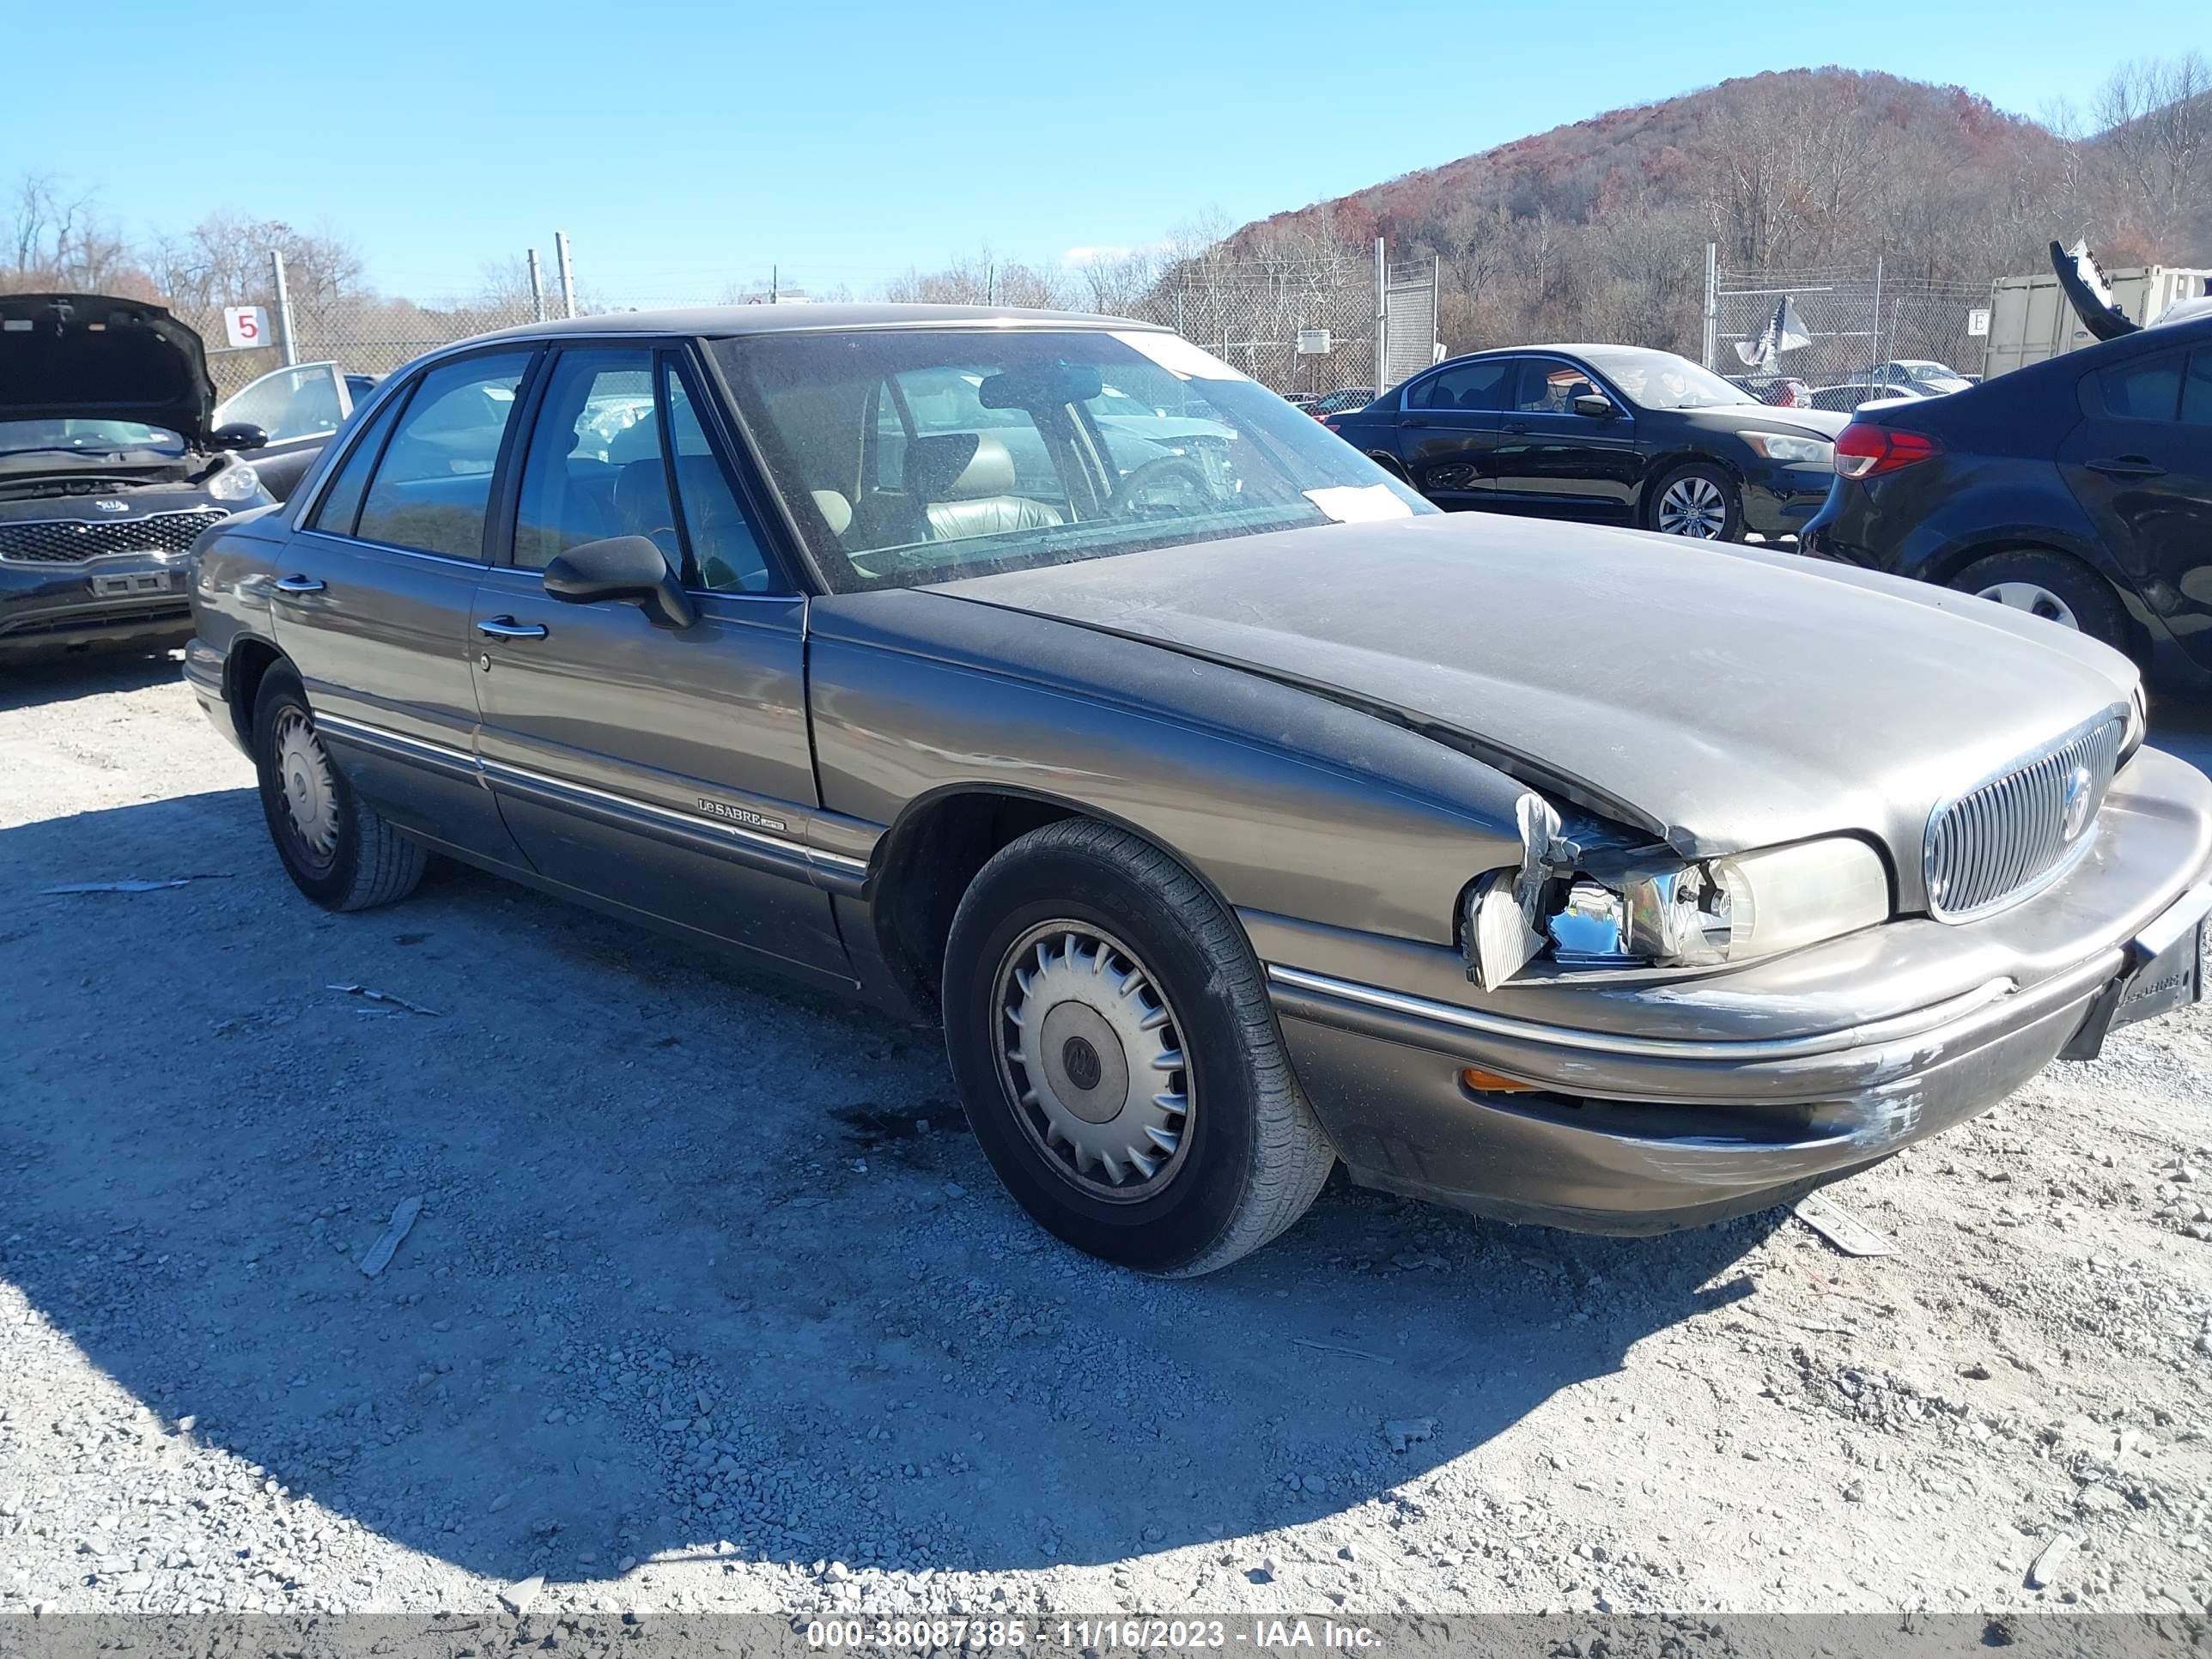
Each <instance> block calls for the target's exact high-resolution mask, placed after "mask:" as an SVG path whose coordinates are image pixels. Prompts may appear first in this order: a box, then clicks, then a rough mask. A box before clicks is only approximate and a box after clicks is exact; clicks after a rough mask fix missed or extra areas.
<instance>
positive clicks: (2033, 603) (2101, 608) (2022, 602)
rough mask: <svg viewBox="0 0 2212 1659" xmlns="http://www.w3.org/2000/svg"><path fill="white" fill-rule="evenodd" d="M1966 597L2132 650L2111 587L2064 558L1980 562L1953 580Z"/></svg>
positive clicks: (2040, 554)
mask: <svg viewBox="0 0 2212 1659" xmlns="http://www.w3.org/2000/svg"><path fill="white" fill-rule="evenodd" d="M1951 586H1953V587H1955V588H1957V589H1958V590H1959V591H1960V592H1962V593H1972V594H1973V595H1975V596H1976V597H1977V598H1978V599H1989V600H1991V601H1993V602H1994V603H1996V604H1998V605H2005V606H2008V608H2010V609H2012V610H2015V611H2027V613H2028V614H2029V615H2030V616H2034V617H2042V618H2043V619H2044V621H2045V622H2054V623H2057V624H2058V625H2059V626H2060V627H2061V628H2071V629H2075V631H2076V632H2079V633H2083V634H2087V635H2089V636H2090V638H2092V639H2095V640H2102V641H2104V642H2105V643H2106V645H2109V646H2111V647H2112V648H2113V649H2114V650H2116V651H2124V650H2126V649H2127V648H2128V642H2129V641H2128V620H2127V612H2126V611H2124V609H2123V608H2122V607H2121V605H2120V600H2119V596H2118V594H2117V593H2115V592H2112V585H2111V584H2110V583H2108V582H2107V581H2106V580H2105V579H2104V578H2103V577H2102V576H2100V575H2099V574H2097V573H2096V572H2095V571H2093V570H2092V569H2090V568H2088V566H2087V565H2085V564H2082V563H2081V562H2079V561H2078V560H2075V559H2071V558H2069V557H2068V556H2066V555H2065V554H2063V553H2050V552H2045V551H2044V550H2041V549H2039V548H2022V549H2020V550H2017V551H2015V552H2011V553H1992V554H1991V555H1990V556H1989V557H1987V558H1985V559H1977V560H1975V561H1974V562H1973V563H1972V564H1970V565H1968V566H1967V567H1966V568H1965V569H1963V570H1961V571H1960V573H1959V574H1957V575H1955V576H1954V577H1953V578H1952V579H1951Z"/></svg>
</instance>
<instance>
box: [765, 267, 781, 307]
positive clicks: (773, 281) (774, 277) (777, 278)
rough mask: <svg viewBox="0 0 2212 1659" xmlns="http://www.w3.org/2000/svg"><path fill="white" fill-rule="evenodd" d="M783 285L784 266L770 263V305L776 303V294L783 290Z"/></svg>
mask: <svg viewBox="0 0 2212 1659" xmlns="http://www.w3.org/2000/svg"><path fill="white" fill-rule="evenodd" d="M782 286H783V267H782V266H781V265H770V266H769V268H768V302H769V304H770V305H774V304H775V298H776V295H777V294H778V293H779V292H780V291H781V289H782Z"/></svg>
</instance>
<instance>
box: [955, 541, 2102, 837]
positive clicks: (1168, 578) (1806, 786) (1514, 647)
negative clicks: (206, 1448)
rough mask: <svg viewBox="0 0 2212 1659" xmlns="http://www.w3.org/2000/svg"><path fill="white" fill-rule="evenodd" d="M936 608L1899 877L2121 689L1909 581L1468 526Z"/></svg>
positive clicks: (1162, 566)
mask: <svg viewBox="0 0 2212 1659" xmlns="http://www.w3.org/2000/svg"><path fill="white" fill-rule="evenodd" d="M932 591H934V592H940V593H947V594H951V595H954V596H957V597H959V598H962V599H970V600H975V601H981V602H983V603H986V604H990V605H1000V606H1002V607H1006V608H1008V609H1012V610H1017V611H1030V612H1032V613H1035V614H1038V615H1042V616H1046V617H1055V618H1058V619H1060V620H1062V621H1065V622H1071V623H1079V624H1081V625H1084V626H1086V627H1091V628H1094V629H1102V630H1104V631H1108V632H1111V633H1115V634H1119V635H1124V636H1126V637H1129V638H1133V639H1137V640H1142V641H1146V642H1148V643H1151V644H1154V645H1158V646H1165V647H1169V648H1170V649H1176V650H1181V651H1184V652H1187V653H1191V654H1194V655H1200V656H1204V657H1206V658H1207V659H1211V660H1214V661H1217V662H1220V663H1223V664H1225V665H1231V666H1236V667H1241V668H1244V669H1247V670H1249V671H1254V672H1257V673H1261V674H1263V675H1266V676H1267V677H1268V678H1273V679H1278V680H1281V681H1285V682H1287V683H1290V684H1297V685H1301V686H1303V687H1305V688H1306V689H1308V690H1313V691H1315V692H1317V693H1319V694H1321V695H1322V696H1330V697H1332V698H1334V699H1335V700H1338V701H1342V702H1350V703H1352V704H1353V705H1354V706H1357V707H1360V708H1365V709H1368V710H1370V711H1372V712H1375V713H1377V714H1383V715H1384V716H1385V717H1386V718H1391V719H1394V720H1398V721H1401V722H1402V723H1405V724H1407V725H1410V726H1413V727H1414V728H1415V729H1417V730H1421V731H1425V732H1429V733H1431V734H1432V735H1435V736H1437V738H1440V739H1441V740H1443V741H1446V742H1448V743H1454V744H1455V745H1456V746H1460V747H1462V748H1465V749H1467V750H1470V751H1471V752H1473V753H1474V754H1475V755H1476V756H1477V757H1480V758H1482V759H1486V760H1489V761H1491V762H1492V763H1493V764H1497V765H1499V766H1500V767H1501V768H1502V769H1504V770H1505V771H1507V772H1509V773H1510V774H1512V775H1515V776H1517V777H1518V778H1520V779H1521V781H1523V782H1524V783H1528V784H1530V785H1532V786H1534V787H1537V788H1539V789H1543V790H1546V791H1547V793H1553V798H1554V799H1555V801H1558V802H1560V803H1561V804H1564V803H1565V802H1572V803H1573V804H1575V805H1580V806H1583V807H1584V808H1585V809H1586V810H1589V811H1597V812H1600V813H1601V814H1603V815H1605V816H1607V817H1615V818H1617V819H1619V820H1620V821H1622V822H1625V823H1632V824H1634V825H1636V826H1637V827H1638V828H1641V829H1645V830H1646V831H1648V832H1650V833H1652V834H1654V835H1656V836H1661V837H1662V838H1663V839H1664V840H1666V841H1667V842H1669V843H1670V844H1671V845H1673V846H1674V848H1675V849H1676V850H1677V851H1679V852H1680V853H1683V854H1686V855H1691V856H1706V855H1710V854H1717V853H1726V852H1735V851H1739V850H1742V849H1745V848H1758V847H1770V846H1776V845H1779V844H1781V843H1783V842H1793V841H1798V840H1802V839H1805V838H1807V837H1809V836H1822V835H1832V834H1837V833H1839V832H1850V831H1857V832H1860V833H1863V834H1865V835H1868V836H1873V837H1875V838H1877V839H1878V840H1880V841H1881V842H1884V843H1886V844H1887V846H1888V847H1889V848H1891V849H1892V853H1893V858H1894V859H1895V860H1896V863H1897V865H1898V866H1900V868H1901V869H1902V870H1903V871H1904V872H1907V873H1909V874H1911V875H1912V876H1913V877H1914V878H1917V871H1918V868H1919V860H1920V843H1921V837H1922V835H1923V830H1924V828H1925V826H1926V823H1927V819H1928V814H1929V809H1930V808H1931V807H1932V806H1934V805H1936V802H1937V801H1938V800H1940V799H1943V798H1944V797H1946V796H1948V795H1950V794H1953V793H1957V792H1959V791H1960V790H1963V789H1966V788H1971V787H1973V786H1974V785H1975V784H1977V783H1978V782H1980V781H1982V780H1983V779H1984V778H1986V777H1988V776H1990V775H1991V774H1993V773H1994V772H1996V771H1997V770H1998V769H2001V768H2002V767H2003V766H2005V765H2007V764H2008V763H2013V762H2015V761H2017V760H2018V759H2019V758H2020V757H2022V756H2023V755H2025V754H2026V753H2027V752H2028V751H2029V750H2033V749H2035V748H2037V747H2039V746H2040V745H2042V744H2047V743H2049V742H2051V740H2052V739H2054V738H2058V737H2060V736H2062V735H2063V734H2064V733H2065V732H2068V731H2069V729H2071V728H2072V727H2074V726H2077V725H2079V724H2081V723H2082V722H2083V721H2085V720H2089V719H2091V718H2093V717H2094V716H2096V715H2097V714H2100V713H2101V712H2103V711H2106V710H2109V709H2112V708H2118V709H2120V710H2122V711H2124V710H2125V708H2126V706H2127V701H2128V697H2129V694H2130V690H2132V688H2133V685H2134V683H2135V678H2136V675H2135V671H2134V670H2133V668H2132V667H2131V665H2130V664H2129V663H2128V662H2127V660H2126V659H2124V658H2123V657H2122V656H2121V655H2120V654H2119V653H2118V652H2115V651H2111V650H2108V649H2106V647H2103V646H2101V645H2099V644H2097V643H2096V642H2095V641H2093V640H2089V639H2087V638H2086V637H2085V636H2084V635H2079V634H2075V633H2070V632H2068V631H2066V630H2064V629H2059V628H2056V627H2053V626H2051V624H2049V623H2043V622H2039V621H2038V620H2037V619H2036V618H2034V617H2029V616H2027V614H2026V613H2024V612H2021V611H2013V610H2008V609H2007V608H2006V607H2005V606H2003V605H1993V604H1991V603H1990V601H1988V600H1986V599H1976V598H1974V597H1973V596H1972V595H1969V594H1964V593H1955V592H1950V591H1949V590H1948V589H1944V588H1939V587H1931V586H1928V585H1927V584H1925V583H1922V582H1910V581H1905V580H1899V579H1896V578H1890V577H1884V576H1879V575H1876V574H1872V573H1868V572H1862V571H1855V570H1851V569H1849V568H1846V567H1843V566H1838V565H1828V564H1823V563H1820V562H1815V561H1813V560H1809V559H1806V558H1802V557H1801V556H1797V555H1794V554H1783V553H1771V552H1766V551H1764V550H1758V549H1753V548H1745V547H1733V546H1717V545H1714V544H1707V543H1702V542H1693V541H1684V540H1680V539H1678V538H1672V537H1664V536H1656V535H1650V534H1646V533H1644V532H1638V531H1625V530H1604V529H1598V528H1595V527H1593V526H1582V525H1568V524H1554V523H1548V522H1544V521H1541V520H1520V519H1506V518H1499V517H1494V516H1492V515H1490V514H1487V513H1468V514H1453V515H1450V516H1444V515H1441V514H1438V515H1433V516H1431V515H1424V516H1420V517H1416V518H1410V519H1404V520H1395V521H1390V522H1385V523H1376V524H1348V525H1334V526H1322V527H1320V528H1316V529H1311V530H1296V531H1289V532H1276V533H1273V534H1268V535H1260V536H1252V537H1246V538H1237V539H1235V540H1231V541H1223V542H1215V543H1207V544H1200V545H1198V546H1184V547H1170V548H1161V549H1157V550H1151V551H1146V552H1137V553H1127V554H1123V555H1121V556H1118V557H1115V558H1105V559H1093V560H1086V561H1083V562H1074V563H1068V564H1061V565H1054V566H1048V567H1044V568H1038V569H1031V570H1018V571H1005V572H1000V573H996V574H987V575H979V576H974V577H969V578H968V579H966V580H956V581H951V582H946V583H944V584H942V585H940V586H937V587H936V588H934V589H933V590H932ZM1290 735H1291V737H1292V738H1295V736H1296V734H1295V733H1292V734H1290Z"/></svg>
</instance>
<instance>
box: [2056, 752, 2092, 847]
mask: <svg viewBox="0 0 2212 1659" xmlns="http://www.w3.org/2000/svg"><path fill="white" fill-rule="evenodd" d="M2092 793H2093V792H2092V791H2091V789H2090V787H2089V769H2088V768H2087V767H2086V766H2077V767H2075V769H2073V770H2072V771H2071V772H2069V773H2068V774H2067V775H2066V789H2065V793H2064V794H2063V796H2062V797H2061V799H2060V802H2059V807H2058V833H2059V834H2060V835H2061V836H2063V837H2064V838H2065V839H2066V840H2068V841H2069V842H2070V841H2073V840H2074V839H2075V837H2077V836H2080V835H2081V831H2082V830H2083V829H2086V828H2087V826H2088V823H2089V805H2090V800H2091V797H2092Z"/></svg>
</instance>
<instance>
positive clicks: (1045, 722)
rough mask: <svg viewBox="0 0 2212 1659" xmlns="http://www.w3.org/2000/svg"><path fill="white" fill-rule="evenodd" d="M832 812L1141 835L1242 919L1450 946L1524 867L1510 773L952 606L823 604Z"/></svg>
mask: <svg viewBox="0 0 2212 1659" xmlns="http://www.w3.org/2000/svg"><path fill="white" fill-rule="evenodd" d="M808 701H809V705H810V708H811V711H812V714H813V722H814V739H815V756H816V765H817V771H818V774H819V777H820V780H821V791H822V804H823V807H824V808H825V809H827V810H828V811H831V812H836V813H841V814H843V815H846V816H847V817H852V818H855V819H859V820H861V821H863V822H866V823H875V824H879V825H885V826H888V825H890V824H893V823H896V822H897V821H898V820H899V819H900V818H901V817H902V816H903V815H904V814H905V813H906V812H908V811H909V810H911V809H912V808H913V807H914V805H915V804H916V803H918V802H921V801H924V800H926V799H930V798H933V797H934V796H936V795H939V794H940V793H943V792H945V790H947V789H951V788H959V789H968V790H975V789H986V790H995V791H999V792H1002V793H1007V794H1014V795H1024V796H1030V797H1032V798H1036V799H1043V800H1047V801H1050V802H1053V803H1055V804H1059V805H1066V806H1067V807H1069V808H1070V809H1072V810H1074V811H1082V812H1086V813H1090V814H1091V815H1094V816H1097V817H1102V818H1104V819H1107V820H1109V821H1111V822H1115V823H1120V824H1122V825H1124V826H1126V827H1127V828H1129V829H1132V830H1133V831H1134V832H1136V833H1138V834H1139V835H1141V836H1144V837H1145V838H1146V839H1147V840H1149V841H1152V842H1154V843H1155V844H1156V845H1158V846H1159V847H1161V848H1164V849H1165V850H1166V851H1168V852H1170V853H1171V854H1174V855H1175V856H1176V858H1178V859H1179V860H1182V862H1183V863H1184V864H1185V865H1186V866H1188V867H1189V868H1190V870H1191V871H1192V872H1193V873H1194V874H1195V875H1196V876H1198V877H1199V878H1200V879H1201V880H1203V881H1205V882H1206V883H1207V884H1210V885H1211V886H1212V889H1213V890H1215V891H1216V892H1217V893H1218V894H1219V895H1220V896H1221V897H1222V899H1223V900H1224V901H1225V902H1226V903H1227V904H1229V905H1230V906H1231V907H1232V908H1237V909H1239V910H1247V911H1249V910H1259V911H1266V912H1268V913H1270V914H1273V915H1285V916H1293V917H1297V918H1300V919H1302V920H1305V921H1314V922H1320V923H1323V924H1325V925H1328V926H1330V927H1341V928H1348V929H1352V930H1355V931H1358V932H1359V933H1380V934H1385V935H1389V936H1391V937H1395V938H1399V939H1416V940H1422V941H1425V942H1428V943H1431V944H1443V945H1449V944H1450V943H1452V942H1453V939H1454V938H1455V921H1456V916H1455V913H1456V910H1457V908H1458V904H1459V900H1460V896H1461V894H1462V891H1463V890H1464V889H1465V888H1466V886H1467V884H1468V882H1469V881H1470V880H1472V879H1473V878H1474V877H1475V876H1477V875H1479V874H1480V873H1481V872H1484V871H1486V870H1492V869H1497V868H1499V867H1501V866H1506V865H1511V864H1517V863H1518V862H1519V861H1520V859H1521V854H1522V848H1521V839H1520V832H1519V829H1518V828H1517V826H1516V820H1515V817H1514V810H1513V809H1514V803H1515V802H1516V800H1517V799H1519V798H1520V796H1521V795H1522V794H1523V793H1527V792H1526V790H1525V789H1524V787H1523V786H1522V785H1521V784H1519V783H1517V782H1516V781H1514V780H1512V779H1511V778H1510V777H1508V776H1506V775H1504V773H1502V772H1500V771H1498V770H1497V769H1495V768H1493V767H1491V766H1488V765H1486V764H1485V763H1482V762H1480V761H1477V760H1475V759H1474V758H1472V757H1468V756H1467V755H1463V754H1461V753H1458V752H1457V751H1455V750H1450V749H1448V748H1446V747H1444V746H1443V744H1437V743H1434V742H1431V741H1430V740H1429V739H1427V738H1422V737H1420V736H1419V735H1417V734H1416V733H1414V732H1409V731H1407V730H1405V729H1404V728H1402V727H1399V726H1393V725H1391V724H1389V722H1387V721H1385V720H1380V719H1378V718H1376V717H1375V716H1372V715H1369V714H1362V713H1359V712H1358V711H1355V710H1352V709H1349V708H1344V707H1342V706H1340V705H1339V704H1336V703H1334V702H1330V701H1328V700H1327V699H1325V698H1322V697H1318V696H1313V695H1312V694H1310V693H1307V692H1304V691H1300V690H1297V689H1295V688H1292V687H1289V686H1285V685H1281V684H1276V683H1274V682H1272V681H1267V680H1263V679H1260V678H1256V677H1255V676H1252V675H1249V674H1245V673H1242V672H1240V671H1237V670H1235V669H1232V668H1228V667H1225V666H1222V665H1216V664H1212V663H1207V662H1203V661H1196V660H1194V659H1190V658H1188V657H1185V656H1182V655H1180V654H1178V653H1172V652H1169V651H1165V650H1163V649H1160V648H1158V647H1152V646H1148V645H1145V644H1143V643H1140V642H1137V641H1128V640H1123V639H1119V638H1115V637H1113V636H1110V635H1101V634H1098V633H1096V632H1094V631H1092V630H1090V629H1083V628H1079V627H1076V626H1073V625H1071V624H1068V623H1059V622H1054V621H1050V620H1048V619H1045V618H1041V617H1026V616H1016V615H1012V614H1010V613H1008V612H1006V611H999V610H996V609H994V608H993V607H987V606H982V605H970V604H968V603H967V602H965V601H962V600H957V599H949V598H946V597H945V596H942V595H933V594H927V593H918V592H884V593H874V594H856V595H845V596H841V597H839V598H836V599H829V600H824V601H820V602H817V605H816V606H815V614H814V617H812V619H811V623H810V640H809V647H808Z"/></svg>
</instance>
